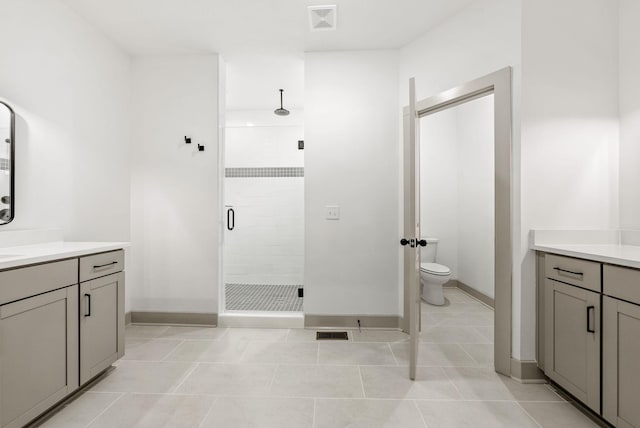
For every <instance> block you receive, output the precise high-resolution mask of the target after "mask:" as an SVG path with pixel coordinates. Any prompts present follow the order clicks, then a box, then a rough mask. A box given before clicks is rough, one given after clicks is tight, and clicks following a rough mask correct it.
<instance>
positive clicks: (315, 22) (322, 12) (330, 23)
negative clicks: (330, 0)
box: [309, 4, 336, 31]
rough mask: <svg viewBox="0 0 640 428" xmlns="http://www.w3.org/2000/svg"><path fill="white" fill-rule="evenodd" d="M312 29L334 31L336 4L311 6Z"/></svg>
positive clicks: (310, 22) (310, 20)
mask: <svg viewBox="0 0 640 428" xmlns="http://www.w3.org/2000/svg"><path fill="white" fill-rule="evenodd" d="M309 25H310V26H311V31H332V30H335V29H336V5H335V4H334V5H329V6H309Z"/></svg>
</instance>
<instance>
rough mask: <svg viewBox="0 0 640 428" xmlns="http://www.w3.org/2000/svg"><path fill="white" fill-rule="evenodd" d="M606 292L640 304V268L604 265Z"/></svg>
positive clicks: (608, 294)
mask: <svg viewBox="0 0 640 428" xmlns="http://www.w3.org/2000/svg"><path fill="white" fill-rule="evenodd" d="M603 272H604V273H603V276H604V294H606V295H607V296H611V297H616V298H618V299H621V300H626V301H628V302H631V303H635V304H637V305H640V270H637V269H630V268H624V267H620V266H611V265H604V267H603Z"/></svg>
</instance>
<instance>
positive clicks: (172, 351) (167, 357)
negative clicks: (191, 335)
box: [160, 339, 185, 362]
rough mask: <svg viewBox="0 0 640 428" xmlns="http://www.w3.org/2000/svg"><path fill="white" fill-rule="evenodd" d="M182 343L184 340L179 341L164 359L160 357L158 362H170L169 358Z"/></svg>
mask: <svg viewBox="0 0 640 428" xmlns="http://www.w3.org/2000/svg"><path fill="white" fill-rule="evenodd" d="M183 343H185V340H184V339H183V340H181V341H180V343H178V344H177V345H176V347H175V348H173V349H172V350H171V351H169V353H167V355H165V356H164V357H162V358H161V359H160V361H161V362H163V361H171V360H170V359H169V357H170V356H171V354H173V353H174V352H176V351H177V350H178V348H179V347H180V346H182V344H183Z"/></svg>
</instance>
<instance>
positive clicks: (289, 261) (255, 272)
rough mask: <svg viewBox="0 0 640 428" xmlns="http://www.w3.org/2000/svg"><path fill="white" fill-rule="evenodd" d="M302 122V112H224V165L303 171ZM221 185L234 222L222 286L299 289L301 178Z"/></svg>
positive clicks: (230, 179) (232, 179) (226, 234)
mask: <svg viewBox="0 0 640 428" xmlns="http://www.w3.org/2000/svg"><path fill="white" fill-rule="evenodd" d="M302 118H303V111H300V110H296V111H294V112H292V114H291V115H290V116H287V117H281V116H276V115H275V114H273V110H266V111H251V110H236V111H229V112H227V127H226V128H225V167H226V168H238V167H242V168H261V167H298V168H301V167H304V150H298V140H304V127H303V119H302ZM224 187H225V189H224V199H225V205H230V206H233V210H234V211H235V218H236V222H235V227H234V229H233V230H231V231H229V230H227V229H226V228H225V231H224V282H225V283H240V284H295V285H302V284H303V283H304V177H225V179H224ZM225 211H226V209H225ZM225 222H226V218H225Z"/></svg>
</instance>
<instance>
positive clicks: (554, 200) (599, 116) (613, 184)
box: [514, 0, 618, 360]
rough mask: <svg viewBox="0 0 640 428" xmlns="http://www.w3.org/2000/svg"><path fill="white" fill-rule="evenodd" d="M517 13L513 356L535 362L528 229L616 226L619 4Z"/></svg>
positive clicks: (532, 1) (569, 2)
mask: <svg viewBox="0 0 640 428" xmlns="http://www.w3.org/2000/svg"><path fill="white" fill-rule="evenodd" d="M577 11H579V13H576V12H577ZM522 16H523V23H522V137H521V141H522V147H521V155H522V165H521V171H522V188H521V194H522V225H521V231H520V233H521V254H520V257H519V258H518V259H517V262H518V263H521V265H522V274H521V277H520V278H519V280H520V282H521V296H520V298H519V300H518V301H516V303H518V304H519V305H520V307H519V308H517V307H516V308H514V313H516V314H517V313H519V314H520V319H519V320H514V321H517V324H516V323H514V330H516V331H520V332H521V339H522V340H521V341H518V342H514V356H515V357H516V358H518V357H520V358H522V359H525V360H533V359H534V356H535V340H534V323H535V259H534V254H533V251H530V250H529V249H528V245H529V243H528V240H527V237H528V233H529V230H530V229H610V228H616V227H617V226H618V198H617V196H618V191H617V182H618V180H617V177H618V172H617V169H618V123H617V120H618V28H617V24H618V8H617V2H611V1H609V0H586V1H585V0H566V1H562V2H557V1H553V0H524V3H523V14H522ZM516 281H518V278H516Z"/></svg>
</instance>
